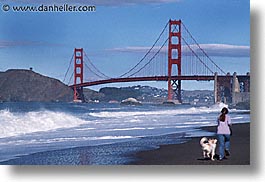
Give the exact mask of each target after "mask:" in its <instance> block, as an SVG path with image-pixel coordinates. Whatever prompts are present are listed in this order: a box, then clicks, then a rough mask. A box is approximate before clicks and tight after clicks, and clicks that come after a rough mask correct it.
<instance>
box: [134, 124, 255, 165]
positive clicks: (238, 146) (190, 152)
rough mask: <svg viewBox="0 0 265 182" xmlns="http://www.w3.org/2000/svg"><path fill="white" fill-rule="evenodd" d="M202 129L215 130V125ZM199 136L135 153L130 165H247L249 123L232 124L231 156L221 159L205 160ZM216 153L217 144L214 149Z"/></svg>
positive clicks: (248, 155)
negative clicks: (134, 159)
mask: <svg viewBox="0 0 265 182" xmlns="http://www.w3.org/2000/svg"><path fill="white" fill-rule="evenodd" d="M204 130H207V131H211V132H215V130H216V128H215V127H205V128H204ZM199 141H200V138H191V140H190V141H188V142H186V143H183V144H176V145H163V146H160V148H159V149H156V150H150V151H142V152H138V153H136V154H135V157H136V159H137V161H136V162H133V163H131V165H249V164H250V124H249V123H246V124H234V125H233V135H232V137H231V156H229V157H227V158H228V159H225V160H222V161H218V160H215V161H211V160H205V159H204V158H203V156H202V151H201V147H200V145H199ZM216 153H217V154H218V145H217V149H216Z"/></svg>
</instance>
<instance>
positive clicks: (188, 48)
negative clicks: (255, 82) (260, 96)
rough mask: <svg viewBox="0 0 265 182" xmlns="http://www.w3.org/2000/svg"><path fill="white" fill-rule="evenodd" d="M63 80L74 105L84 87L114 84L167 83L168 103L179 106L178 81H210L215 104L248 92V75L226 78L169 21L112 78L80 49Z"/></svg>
mask: <svg viewBox="0 0 265 182" xmlns="http://www.w3.org/2000/svg"><path fill="white" fill-rule="evenodd" d="M67 79H68V82H67V84H68V85H69V86H70V87H71V88H73V90H74V100H75V101H81V100H84V97H83V88H84V87H88V86H93V85H100V84H107V83H117V82H137V81H167V82H168V98H167V99H168V101H178V102H180V103H181V81H182V80H196V81H211V80H214V94H215V102H221V101H224V100H225V101H228V102H233V99H235V97H233V96H234V95H235V94H236V93H240V92H249V90H250V75H249V74H247V75H236V73H234V74H233V75H230V74H229V73H227V74H226V72H225V71H224V70H223V69H222V68H221V67H219V66H218V65H217V64H216V63H215V62H214V61H213V60H212V59H211V58H210V56H209V55H208V54H207V52H206V51H205V50H203V49H202V48H201V46H200V44H199V43H198V42H197V41H196V40H195V38H194V37H193V35H192V34H191V33H190V31H189V30H188V29H187V27H186V26H185V25H184V24H183V22H182V21H181V20H169V21H168V22H167V24H166V25H165V27H164V28H163V30H162V31H161V33H160V34H159V36H158V38H157V39H156V40H155V42H154V43H153V45H152V46H151V47H150V48H149V50H147V52H146V53H145V54H144V55H143V57H142V58H141V59H140V60H139V61H138V62H137V64H135V66H133V67H132V68H131V69H129V70H127V71H126V72H124V73H123V74H121V75H120V76H117V77H115V78H113V77H110V76H107V75H106V74H104V73H102V72H101V71H100V69H98V68H97V67H96V66H95V65H94V64H93V62H92V60H91V59H89V56H88V55H87V54H86V53H85V51H84V49H83V48H75V49H74V53H73V56H72V58H71V60H70V63H69V67H68V69H67V71H66V73H65V77H64V80H63V82H66V81H67Z"/></svg>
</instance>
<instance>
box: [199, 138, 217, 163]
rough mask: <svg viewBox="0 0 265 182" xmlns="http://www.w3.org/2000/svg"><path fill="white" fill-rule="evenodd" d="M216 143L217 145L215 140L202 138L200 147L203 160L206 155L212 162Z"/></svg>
mask: <svg viewBox="0 0 265 182" xmlns="http://www.w3.org/2000/svg"><path fill="white" fill-rule="evenodd" d="M216 143H217V139H208V138H206V137H203V138H202V139H201V141H200V144H201V146H202V151H203V157H204V158H206V155H207V157H209V158H211V160H212V161H214V155H215V148H216ZM210 154H211V155H210Z"/></svg>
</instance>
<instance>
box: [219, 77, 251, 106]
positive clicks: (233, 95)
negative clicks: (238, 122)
mask: <svg viewBox="0 0 265 182" xmlns="http://www.w3.org/2000/svg"><path fill="white" fill-rule="evenodd" d="M249 83H250V76H249V73H248V74H247V75H246V76H237V74H236V73H234V74H233V76H231V75H230V73H227V75H225V76H218V75H217V73H215V75H214V101H215V103H219V102H223V103H226V104H233V105H236V104H237V103H239V102H248V101H249V98H250V92H249V90H250V86H249V85H250V84H249Z"/></svg>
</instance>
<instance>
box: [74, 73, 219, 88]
mask: <svg viewBox="0 0 265 182" xmlns="http://www.w3.org/2000/svg"><path fill="white" fill-rule="evenodd" d="M171 78H172V79H173V80H196V81H210V80H214V76H196V75H194V76H172V77H171ZM138 81H168V76H154V77H132V78H111V79H107V80H98V81H91V82H84V83H82V84H76V86H77V87H88V86H93V85H101V84H107V83H118V82H138ZM74 86H75V85H70V87H74Z"/></svg>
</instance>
